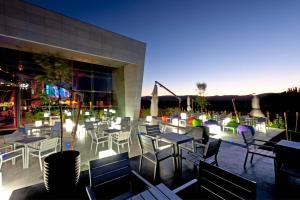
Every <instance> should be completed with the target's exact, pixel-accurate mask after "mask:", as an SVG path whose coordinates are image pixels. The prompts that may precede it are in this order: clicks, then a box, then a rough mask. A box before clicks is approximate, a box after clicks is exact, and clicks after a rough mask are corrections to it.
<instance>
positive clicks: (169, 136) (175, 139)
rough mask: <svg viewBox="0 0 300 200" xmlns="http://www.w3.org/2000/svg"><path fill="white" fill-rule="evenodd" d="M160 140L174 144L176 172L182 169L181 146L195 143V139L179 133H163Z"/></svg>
mask: <svg viewBox="0 0 300 200" xmlns="http://www.w3.org/2000/svg"><path fill="white" fill-rule="evenodd" d="M158 138H159V139H160V140H163V141H165V142H168V143H171V144H173V150H174V155H175V160H176V161H175V169H176V170H175V171H177V170H179V169H180V166H179V144H183V143H186V142H191V141H193V139H194V137H193V136H191V135H184V134H178V133H172V132H171V133H163V134H161V135H159V136H158ZM177 166H178V168H177Z"/></svg>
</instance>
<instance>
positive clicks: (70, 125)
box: [66, 119, 73, 133]
mask: <svg viewBox="0 0 300 200" xmlns="http://www.w3.org/2000/svg"><path fill="white" fill-rule="evenodd" d="M72 130H73V121H72V120H71V119H66V132H68V133H70V132H72Z"/></svg>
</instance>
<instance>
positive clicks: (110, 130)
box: [104, 128, 121, 149]
mask: <svg viewBox="0 0 300 200" xmlns="http://www.w3.org/2000/svg"><path fill="white" fill-rule="evenodd" d="M120 131H121V130H119V129H115V128H113V129H105V130H104V132H105V133H108V140H109V142H108V149H112V134H114V133H119V132H120Z"/></svg>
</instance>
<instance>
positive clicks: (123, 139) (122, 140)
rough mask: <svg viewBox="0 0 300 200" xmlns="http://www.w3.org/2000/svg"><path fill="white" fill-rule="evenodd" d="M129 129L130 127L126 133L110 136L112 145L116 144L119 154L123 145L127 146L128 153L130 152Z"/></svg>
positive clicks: (121, 132)
mask: <svg viewBox="0 0 300 200" xmlns="http://www.w3.org/2000/svg"><path fill="white" fill-rule="evenodd" d="M131 129H132V126H130V129H129V130H127V131H120V132H117V133H113V134H112V135H111V137H112V143H114V144H116V145H117V147H118V153H120V146H121V145H122V147H123V148H124V144H127V146H128V152H130V146H129V140H130V134H131Z"/></svg>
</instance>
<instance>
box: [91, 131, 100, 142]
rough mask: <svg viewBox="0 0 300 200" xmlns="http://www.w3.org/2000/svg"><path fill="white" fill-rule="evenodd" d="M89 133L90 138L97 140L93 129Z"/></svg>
mask: <svg viewBox="0 0 300 200" xmlns="http://www.w3.org/2000/svg"><path fill="white" fill-rule="evenodd" d="M90 135H91V137H92V140H95V141H97V138H98V137H97V133H96V131H95V130H92V131H91V132H90Z"/></svg>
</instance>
